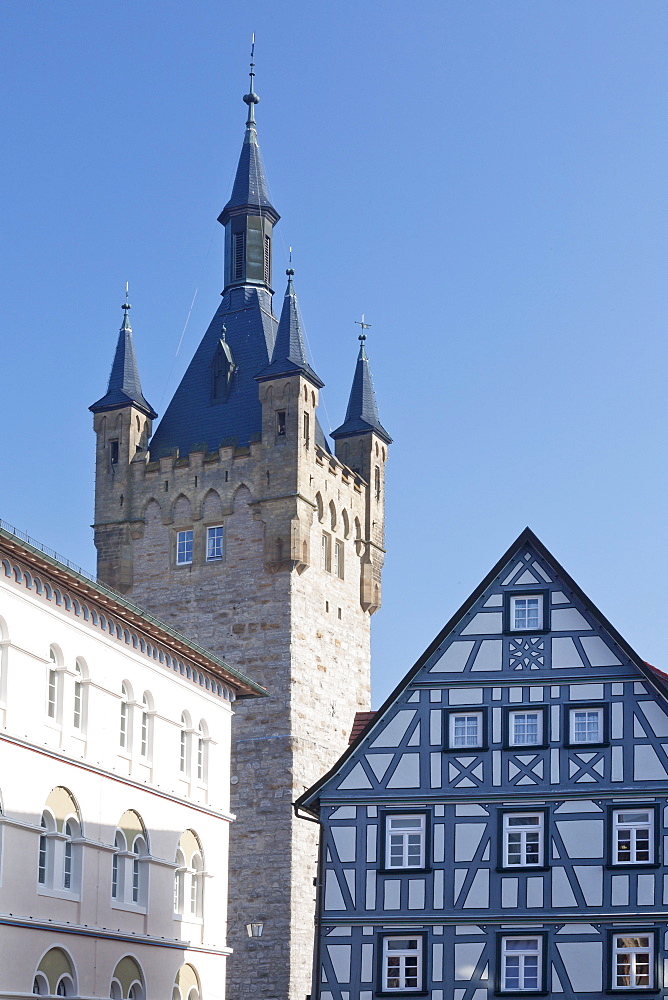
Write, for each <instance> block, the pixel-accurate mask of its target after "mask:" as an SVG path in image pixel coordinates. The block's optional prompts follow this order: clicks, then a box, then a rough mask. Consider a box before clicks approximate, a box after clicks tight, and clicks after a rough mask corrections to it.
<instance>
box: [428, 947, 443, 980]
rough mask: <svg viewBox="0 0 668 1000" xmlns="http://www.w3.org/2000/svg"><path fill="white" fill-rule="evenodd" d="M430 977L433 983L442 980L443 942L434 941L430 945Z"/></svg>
mask: <svg viewBox="0 0 668 1000" xmlns="http://www.w3.org/2000/svg"><path fill="white" fill-rule="evenodd" d="M431 954H432V962H431V978H432V979H433V981H434V982H435V983H442V982H443V944H442V942H441V941H435V942H434V944H433V946H432V953H431Z"/></svg>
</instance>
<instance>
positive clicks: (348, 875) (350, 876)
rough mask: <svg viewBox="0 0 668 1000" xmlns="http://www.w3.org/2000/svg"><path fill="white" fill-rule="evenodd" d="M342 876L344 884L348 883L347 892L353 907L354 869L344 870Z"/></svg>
mask: <svg viewBox="0 0 668 1000" xmlns="http://www.w3.org/2000/svg"><path fill="white" fill-rule="evenodd" d="M343 874H344V877H345V880H346V882H347V883H348V891H349V892H350V896H351V899H352V901H353V906H355V869H354V868H344V870H343Z"/></svg>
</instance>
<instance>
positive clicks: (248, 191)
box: [218, 94, 280, 225]
mask: <svg viewBox="0 0 668 1000" xmlns="http://www.w3.org/2000/svg"><path fill="white" fill-rule="evenodd" d="M247 97H253V98H255V99H256V100H255V103H257V101H259V97H258V96H257V94H252V95H247ZM245 99H246V98H244V100H245ZM248 107H249V115H248V121H247V122H246V134H245V136H244V142H243V146H242V147H241V154H240V156H239V163H238V166H237V174H236V177H235V178H234V186H233V187H232V194H231V195H230V200H229V201H228V203H227V205H226V206H225V208H224V209H223V211H222V212H221V213H220V215H219V216H218V221H219V222H221V223H222V224H223V225H225V223H226V222H227V220H228V219H229V217H230V216H231V215H235V214H237V211H243V209H248V208H250V209H252V208H256V209H260V210H261V211H262V212H263V213H264V214H266V215H268V216H270V217H271V220H272V222H273V223H274V225H275V224H276V223H277V222H278V220H279V219H280V215H279V214H278V212H277V211H276V209H275V208H274V206H273V205H272V203H271V201H270V199H269V193H268V191H267V179H266V177H265V174H264V165H263V163H262V154H261V152H260V147H259V145H258V141H257V129H256V126H255V118H254V114H253V107H254V103H253V102H252V101H251V102H250V103H249V105H248Z"/></svg>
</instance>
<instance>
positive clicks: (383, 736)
mask: <svg viewBox="0 0 668 1000" xmlns="http://www.w3.org/2000/svg"><path fill="white" fill-rule="evenodd" d="M414 718H415V709H409V708H405V709H402V710H401V711H400V712H397V714H396V715H395V716H394V718H393V719H390V721H389V722H388V724H387V725H386V726H385V728H384V729H383V731H382V732H381V733H380V734H379V735H378V736H377V737H376V739H375V740H374V741H373V743H372V744H371V746H372V747H374V748H375V747H394V748H396V747H398V746H399V744H400V743H401V741H402V739H403V738H404V736H405V735H406V730H407V729H408V727H409V726H410V724H411V722H412V721H413V719H414Z"/></svg>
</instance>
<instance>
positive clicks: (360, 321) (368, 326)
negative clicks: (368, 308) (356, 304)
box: [355, 313, 371, 347]
mask: <svg viewBox="0 0 668 1000" xmlns="http://www.w3.org/2000/svg"><path fill="white" fill-rule="evenodd" d="M355 322H356V323H357V325H358V326H361V328H362V332H361V333H360V335H359V337H358V338H357V339H358V340H359V341H360V343H361V344H362V347H364V341H365V340H366V333H365V332H364V331H365V330H370V329H371V323H365V322H364V313H362V318H361V319H356V320H355Z"/></svg>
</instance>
